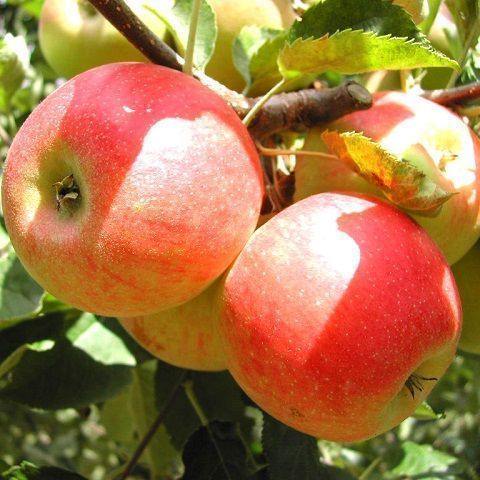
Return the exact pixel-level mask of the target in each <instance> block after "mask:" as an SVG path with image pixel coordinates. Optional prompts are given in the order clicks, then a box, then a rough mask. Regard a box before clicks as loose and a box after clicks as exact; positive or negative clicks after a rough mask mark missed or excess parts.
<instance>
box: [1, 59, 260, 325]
mask: <svg viewBox="0 0 480 480" xmlns="http://www.w3.org/2000/svg"><path fill="white" fill-rule="evenodd" d="M71 174H73V176H74V179H75V181H76V183H77V185H78V188H79V190H80V199H79V201H78V202H74V204H73V206H69V207H68V208H63V207H61V208H60V209H59V210H58V209H57V202H56V192H55V188H54V187H53V184H54V183H56V182H59V181H61V180H62V179H64V178H65V177H67V176H69V175H71ZM2 192H3V211H4V217H5V222H6V226H7V229H8V231H9V234H10V236H11V239H12V243H13V246H14V248H15V249H16V251H17V254H18V256H19V258H20V260H21V261H22V263H23V264H24V265H25V267H26V268H27V270H28V271H29V272H30V274H31V275H32V276H33V278H35V279H36V280H37V281H38V282H39V283H40V285H42V286H43V287H44V288H45V289H46V290H47V291H49V292H51V293H52V294H53V295H55V296H56V297H58V298H59V299H61V300H63V301H64V302H66V303H69V304H71V305H73V306H75V307H77V308H79V309H81V310H86V311H90V312H94V313H97V314H102V315H108V316H115V317H131V316H138V315H147V314H151V313H155V312H158V311H160V310H163V309H167V308H171V307H174V306H176V305H179V304H181V303H183V302H186V301H188V300H190V299H191V298H193V297H195V296H196V295H198V294H200V293H201V292H202V291H203V290H204V289H206V288H207V286H208V285H209V284H210V283H212V282H213V281H214V279H215V278H217V277H219V276H220V275H221V274H222V273H223V271H224V270H225V269H226V268H227V267H228V266H229V265H230V263H231V262H232V261H233V259H234V258H235V257H236V256H237V254H238V253H239V252H240V250H241V249H242V248H243V246H244V244H245V243H246V242H247V240H248V238H249V237H250V235H251V233H252V232H253V231H254V229H255V226H256V223H257V220H258V216H259V211H260V206H261V202H262V195H263V183H262V174H261V167H260V162H259V158H258V154H257V151H256V149H255V146H254V144H253V141H252V140H251V138H250V135H249V134H248V131H247V130H246V128H245V127H244V126H243V124H242V123H241V121H240V119H239V118H238V116H237V115H236V114H235V112H234V111H233V110H232V109H231V108H230V107H229V106H228V105H227V104H226V103H225V102H224V101H223V100H222V99H221V98H220V97H219V96H217V95H216V94H215V93H213V92H212V91H210V90H209V89H207V88H206V87H203V86H202V85H201V84H200V83H199V82H198V81H197V80H195V79H194V78H193V77H189V76H187V75H184V74H182V73H180V72H176V71H174V70H171V69H168V68H164V67H160V66H156V65H152V64H142V63H119V64H110V65H104V66H101V67H98V68H96V69H93V70H89V71H87V72H84V73H82V74H80V75H78V76H77V77H75V78H73V79H72V80H70V81H68V82H67V83H66V84H64V85H63V86H62V87H60V88H59V89H58V90H56V91H55V92H54V93H53V94H51V95H50V96H49V97H48V98H47V99H46V100H45V101H44V102H42V103H41V104H40V105H39V106H38V107H37V108H36V109H35V110H34V112H33V113H32V114H31V115H30V117H29V118H28V119H27V121H26V122H25V124H24V125H23V126H22V128H21V129H20V131H19V133H18V134H17V136H16V138H15V140H14V142H13V144H12V146H11V148H10V151H9V153H8V157H7V161H6V166H5V171H4V176H3V188H2ZM72 210H73V211H72Z"/></svg>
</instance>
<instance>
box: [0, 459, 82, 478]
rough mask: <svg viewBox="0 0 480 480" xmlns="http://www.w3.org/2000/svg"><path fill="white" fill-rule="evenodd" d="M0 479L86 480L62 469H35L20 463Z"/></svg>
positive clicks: (27, 464) (30, 464) (33, 466)
mask: <svg viewBox="0 0 480 480" xmlns="http://www.w3.org/2000/svg"><path fill="white" fill-rule="evenodd" d="M0 473H1V472H0ZM1 478H2V479H4V480H87V479H86V478H85V477H82V476H80V475H77V474H76V473H73V472H69V471H67V470H63V469H62V468H56V467H36V466H35V465H33V464H32V463H29V462H22V463H21V464H20V465H19V466H15V467H12V468H9V469H8V470H7V471H5V472H3V473H1Z"/></svg>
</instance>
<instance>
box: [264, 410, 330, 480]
mask: <svg viewBox="0 0 480 480" xmlns="http://www.w3.org/2000/svg"><path fill="white" fill-rule="evenodd" d="M262 443H263V451H264V453H265V456H266V457H267V460H268V464H269V466H268V470H269V472H270V478H272V479H275V480H297V479H299V478H301V479H302V480H318V479H320V478H328V477H326V476H325V475H324V474H325V471H324V467H323V466H322V465H321V463H320V453H319V450H318V446H317V441H316V440H315V438H313V437H311V436H309V435H305V434H304V433H300V432H298V431H296V430H293V429H291V428H290V427H287V426H286V425H285V424H283V423H281V422H278V421H277V420H275V419H273V418H272V417H270V415H267V414H266V413H265V414H264V417H263V432H262Z"/></svg>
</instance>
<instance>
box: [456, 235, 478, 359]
mask: <svg viewBox="0 0 480 480" xmlns="http://www.w3.org/2000/svg"><path fill="white" fill-rule="evenodd" d="M452 271H453V276H454V277H455V280H456V282H457V286H458V291H459V292H460V298H461V299H462V308H463V330H462V336H461V337H460V342H459V344H458V346H459V347H460V348H461V349H462V350H465V351H466V352H470V353H479V354H480V242H477V243H476V244H475V246H474V247H473V248H472V249H471V250H470V251H469V252H468V253H467V254H466V255H465V256H464V257H463V258H462V259H461V260H460V261H459V262H458V263H456V264H455V265H454V266H453V267H452Z"/></svg>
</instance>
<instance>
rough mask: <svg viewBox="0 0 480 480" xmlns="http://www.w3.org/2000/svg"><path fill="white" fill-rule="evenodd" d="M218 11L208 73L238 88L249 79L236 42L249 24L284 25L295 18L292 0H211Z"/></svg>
mask: <svg viewBox="0 0 480 480" xmlns="http://www.w3.org/2000/svg"><path fill="white" fill-rule="evenodd" d="M209 3H210V4H211V6H212V8H213V10H214V11H215V16H216V21H217V28H218V36H217V41H216V43H215V51H214V53H213V56H212V58H211V60H210V62H209V63H208V65H207V69H206V73H207V74H208V75H210V76H211V77H212V78H214V79H215V80H218V81H219V82H221V83H223V84H224V85H226V86H227V87H228V88H230V89H232V90H236V91H239V92H240V91H242V90H243V88H244V87H245V80H244V79H243V77H242V76H241V75H240V73H239V72H238V70H237V69H236V68H235V65H234V63H233V52H232V48H233V42H234V40H235V37H236V36H237V35H238V34H239V33H240V31H241V29H242V28H243V27H245V26H247V25H256V26H258V27H269V28H278V29H282V28H285V27H288V26H290V25H291V24H292V23H293V21H294V20H295V15H294V12H293V10H292V4H291V1H290V0H242V1H238V0H209Z"/></svg>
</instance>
